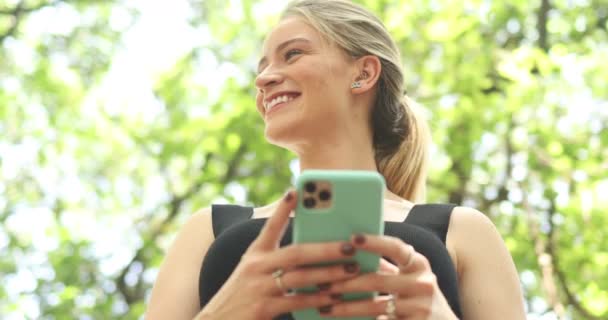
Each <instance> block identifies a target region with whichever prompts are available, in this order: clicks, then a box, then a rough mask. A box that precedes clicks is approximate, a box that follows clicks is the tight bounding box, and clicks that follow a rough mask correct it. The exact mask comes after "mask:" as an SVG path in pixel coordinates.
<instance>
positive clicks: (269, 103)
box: [264, 92, 301, 113]
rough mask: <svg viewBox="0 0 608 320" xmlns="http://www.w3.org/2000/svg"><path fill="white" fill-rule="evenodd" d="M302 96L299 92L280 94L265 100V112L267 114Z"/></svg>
mask: <svg viewBox="0 0 608 320" xmlns="http://www.w3.org/2000/svg"><path fill="white" fill-rule="evenodd" d="M300 95H301V94H300V93H299V92H278V93H275V94H273V95H271V96H270V97H268V98H267V99H264V110H265V111H266V113H268V112H270V111H272V109H274V108H276V107H277V106H279V105H282V104H284V103H287V102H289V101H292V100H293V99H295V98H297V97H299V96H300Z"/></svg>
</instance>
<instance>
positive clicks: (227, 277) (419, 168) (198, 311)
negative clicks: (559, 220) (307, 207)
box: [146, 0, 525, 320]
mask: <svg viewBox="0 0 608 320" xmlns="http://www.w3.org/2000/svg"><path fill="white" fill-rule="evenodd" d="M403 81H404V80H403V73H402V70H401V62H400V56H399V51H398V49H397V47H396V45H395V43H394V41H393V40H392V39H391V37H390V36H389V34H388V32H387V31H386V29H385V27H384V26H383V25H382V23H381V22H380V21H379V20H378V19H377V18H376V17H374V16H373V15H372V14H371V13H369V12H368V11H366V10H365V9H363V8H361V7H359V6H358V5H355V4H353V3H351V2H349V1H339V0H305V1H296V2H294V3H291V4H290V5H289V7H288V8H287V10H286V12H285V13H284V15H283V17H282V19H281V21H280V23H279V24H278V25H277V26H276V27H275V28H274V29H273V30H272V31H271V32H270V33H269V34H268V36H267V38H266V40H265V43H264V52H263V57H262V59H261V60H260V64H259V74H258V76H257V78H256V81H255V85H256V87H257V88H258V95H257V108H258V111H259V112H260V114H261V116H262V118H263V119H264V122H265V125H266V129H265V136H266V138H267V139H268V141H269V142H271V143H273V144H275V145H278V146H281V147H284V148H286V149H289V150H291V151H293V152H295V153H296V154H297V155H298V157H299V159H300V166H301V169H302V170H307V169H311V168H315V169H353V170H376V171H379V172H380V173H381V174H382V175H383V176H384V177H385V179H386V181H387V187H388V190H387V192H386V200H385V212H384V220H385V222H386V228H385V235H384V236H372V235H353V238H352V240H351V242H347V243H319V244H300V245H292V244H289V243H288V242H289V238H290V236H289V233H290V229H289V223H290V222H289V217H290V214H291V212H292V210H293V208H294V207H295V203H296V201H297V194H295V192H293V191H290V192H288V193H287V194H286V196H285V197H284V198H283V199H281V200H278V201H276V202H275V203H273V204H270V205H268V206H266V207H262V208H256V209H251V208H242V207H235V206H232V207H231V206H223V207H213V208H212V209H205V210H202V211H201V212H200V213H198V214H195V215H194V216H193V217H192V218H191V219H190V220H189V221H188V222H187V223H186V224H185V226H184V227H183V228H182V230H181V231H180V232H179V233H178V236H177V238H176V240H175V242H174V244H173V245H172V247H171V248H170V250H169V252H168V253H167V256H166V258H165V261H164V262H163V264H162V266H161V269H160V271H159V274H158V278H157V281H156V283H155V286H154V289H153V291H152V296H151V298H150V304H149V308H148V311H147V316H146V317H147V319H192V318H195V319H209V320H211V319H272V318H275V317H278V318H280V319H290V318H291V317H290V316H289V315H288V313H289V312H291V311H294V310H298V309H302V308H318V309H319V312H320V313H322V314H323V315H326V316H328V317H340V316H341V317H355V316H372V317H376V316H383V315H384V316H388V318H389V319H457V318H462V319H467V320H472V319H484V320H486V319H524V317H525V316H524V308H523V301H522V297H521V292H520V287H519V281H518V277H517V272H516V269H515V266H514V264H513V261H512V259H511V257H510V255H509V252H508V251H507V249H506V247H505V245H504V243H503V241H502V239H501V237H500V235H499V234H498V232H497V231H496V229H495V228H494V226H493V225H492V223H491V222H490V221H489V219H487V218H486V217H485V216H484V215H483V214H481V213H479V212H478V211H476V210H473V209H470V208H464V207H456V208H453V207H449V206H414V205H413V202H417V201H420V200H422V199H423V197H424V183H425V178H426V156H427V144H428V142H429V141H428V140H429V139H428V132H427V130H428V129H427V128H426V126H425V124H424V121H423V120H422V119H421V118H420V117H419V116H418V115H417V114H416V113H415V112H414V111H413V110H412V102H411V101H410V100H408V99H407V98H403V97H402V89H403ZM412 208H414V210H412ZM229 211H232V212H229ZM246 211H249V212H250V215H246V217H247V218H248V217H251V218H254V219H247V220H246V221H241V222H240V223H238V224H237V223H234V224H233V225H232V226H226V225H225V224H226V222H225V221H224V222H221V221H220V220H219V219H220V218H221V219H228V220H230V219H231V218H230V219H229V218H227V217H237V216H239V212H241V213H243V212H246ZM414 211H416V212H417V213H416V217H413V216H412V217H410V215H414ZM220 213H221V214H220ZM410 218H412V219H410ZM406 219H408V221H405V220H406ZM232 222H234V221H232ZM232 222H230V223H232ZM286 232H287V234H286ZM220 233H222V234H221V235H220ZM214 234H215V235H216V236H214ZM408 237H409V238H408ZM356 250H367V251H371V252H375V253H377V254H378V255H381V256H383V257H385V258H386V259H382V262H381V268H380V270H379V272H377V273H372V274H358V269H357V266H356V265H352V264H349V265H343V266H330V267H319V268H306V269H303V268H298V267H297V266H298V265H304V264H311V263H316V262H321V261H327V260H335V259H339V258H342V257H344V256H349V255H352V254H353V253H354V252H355V251H356ZM201 266H202V267H201ZM199 280H200V281H199ZM311 285H317V286H318V287H319V289H320V291H319V292H318V293H316V294H310V295H294V294H289V293H288V291H287V290H288V289H289V288H295V287H303V286H311ZM353 291H379V292H382V293H386V294H387V295H381V296H379V297H377V298H376V299H370V300H365V301H356V302H343V301H341V300H340V299H339V297H340V294H341V293H344V292H353Z"/></svg>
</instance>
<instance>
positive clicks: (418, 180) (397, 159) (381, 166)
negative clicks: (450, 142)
mask: <svg viewBox="0 0 608 320" xmlns="http://www.w3.org/2000/svg"><path fill="white" fill-rule="evenodd" d="M290 16H297V17H301V18H303V19H304V20H305V21H307V22H308V23H309V24H310V25H311V26H312V27H314V28H315V29H316V30H318V31H319V32H320V33H321V34H322V35H323V36H325V37H326V38H327V39H328V40H330V41H333V42H334V43H336V44H337V45H338V46H339V47H341V48H342V49H343V50H344V51H345V52H346V53H348V54H349V55H351V56H352V57H355V58H359V57H363V56H366V55H374V56H377V57H378V58H379V59H380V62H381V64H382V72H381V74H380V78H379V79H378V83H377V86H378V87H377V92H376V101H375V103H374V106H373V109H372V113H371V117H370V118H371V119H370V121H371V126H372V129H373V146H374V152H375V155H374V156H375V159H376V166H377V167H378V171H379V172H380V173H381V174H382V175H383V176H384V179H385V180H386V183H387V187H388V189H389V190H390V191H391V192H393V193H395V194H397V195H399V196H401V197H403V198H405V199H407V200H410V201H412V202H423V201H424V200H425V196H426V176H427V162H428V149H429V144H430V134H429V129H428V126H427V123H426V120H425V119H424V118H423V117H422V115H421V113H420V112H419V111H418V110H417V107H416V106H415V104H414V102H413V101H412V100H411V99H410V98H408V97H407V95H405V96H404V95H403V93H402V92H403V91H402V90H403V82H404V79H403V78H404V77H403V70H402V67H401V56H400V53H399V49H398V48H397V45H396V44H395V41H394V40H393V39H392V38H391V36H390V34H389V33H388V31H387V30H386V27H385V26H384V24H383V23H382V21H380V20H379V19H378V18H377V17H376V16H375V15H374V14H372V13H371V12H369V11H368V10H366V9H364V8H363V7H361V6H359V5H357V4H354V3H352V2H351V1H345V0H299V1H293V2H291V3H290V4H289V5H288V7H287V9H286V10H285V12H284V13H283V16H282V18H286V17H290Z"/></svg>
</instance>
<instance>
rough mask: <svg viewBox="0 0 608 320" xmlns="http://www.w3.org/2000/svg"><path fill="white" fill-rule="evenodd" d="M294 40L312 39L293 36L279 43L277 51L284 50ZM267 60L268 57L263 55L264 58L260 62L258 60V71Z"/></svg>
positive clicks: (304, 40)
mask: <svg viewBox="0 0 608 320" xmlns="http://www.w3.org/2000/svg"><path fill="white" fill-rule="evenodd" d="M294 42H310V40H308V39H305V38H293V39H290V40H287V41H285V42H283V43H281V44H280V45H278V46H277V48H276V49H275V52H278V51H281V50H283V49H284V48H285V47H287V46H288V45H290V44H292V43H294ZM267 60H268V59H266V57H262V59H260V62H258V73H259V72H260V71H261V70H260V67H261V66H262V64H264V63H266V61H267Z"/></svg>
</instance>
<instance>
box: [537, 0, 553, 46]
mask: <svg viewBox="0 0 608 320" xmlns="http://www.w3.org/2000/svg"><path fill="white" fill-rule="evenodd" d="M549 10H551V3H549V0H541V2H540V8H539V9H538V18H537V25H536V28H537V30H538V46H539V47H540V48H541V49H543V51H545V52H547V51H549V43H548V42H549V41H548V39H547V38H548V33H547V20H548V16H549Z"/></svg>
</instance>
